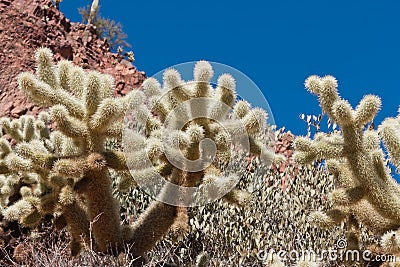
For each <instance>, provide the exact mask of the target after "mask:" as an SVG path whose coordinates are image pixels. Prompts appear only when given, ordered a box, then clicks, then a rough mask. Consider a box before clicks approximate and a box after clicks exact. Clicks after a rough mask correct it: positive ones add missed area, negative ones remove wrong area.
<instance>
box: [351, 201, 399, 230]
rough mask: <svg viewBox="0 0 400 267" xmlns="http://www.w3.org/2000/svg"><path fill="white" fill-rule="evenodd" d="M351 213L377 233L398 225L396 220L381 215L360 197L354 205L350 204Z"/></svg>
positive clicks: (395, 227)
mask: <svg viewBox="0 0 400 267" xmlns="http://www.w3.org/2000/svg"><path fill="white" fill-rule="evenodd" d="M351 214H353V215H354V217H355V218H356V219H357V220H358V221H359V222H361V223H362V224H363V225H364V226H366V227H368V228H369V229H371V230H372V231H373V232H374V233H376V234H378V235H382V234H384V233H385V232H387V231H389V230H393V229H398V228H399V227H400V223H399V222H398V221H396V220H393V219H391V218H386V217H383V216H382V215H381V214H380V213H379V211H377V210H376V208H375V207H374V206H373V205H372V204H371V203H370V202H369V201H368V200H367V199H361V200H360V201H358V202H357V203H356V204H355V205H352V207H351Z"/></svg>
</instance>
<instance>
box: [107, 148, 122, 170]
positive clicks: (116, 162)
mask: <svg viewBox="0 0 400 267" xmlns="http://www.w3.org/2000/svg"><path fill="white" fill-rule="evenodd" d="M102 154H103V156H104V159H105V160H106V162H107V166H108V167H109V168H112V169H115V170H128V166H127V165H126V156H125V153H123V152H120V151H106V152H103V153H102Z"/></svg>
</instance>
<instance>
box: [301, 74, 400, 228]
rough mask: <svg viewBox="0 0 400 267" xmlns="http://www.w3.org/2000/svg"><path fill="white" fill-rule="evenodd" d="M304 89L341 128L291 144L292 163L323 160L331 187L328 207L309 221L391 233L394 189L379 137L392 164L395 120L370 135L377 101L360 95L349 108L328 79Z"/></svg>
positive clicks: (396, 219) (397, 202)
mask: <svg viewBox="0 0 400 267" xmlns="http://www.w3.org/2000/svg"><path fill="white" fill-rule="evenodd" d="M305 86H306V88H307V89H308V90H309V91H310V92H311V93H314V94H316V95H318V97H319V102H320V105H321V108H322V111H323V112H324V113H326V114H328V116H329V118H330V119H331V120H333V121H334V122H336V123H337V124H338V125H339V126H340V128H341V130H340V131H335V132H333V133H331V134H326V133H317V134H316V135H315V137H314V140H311V139H309V138H307V137H298V138H297V139H296V140H295V147H296V149H297V152H296V153H295V155H294V157H295V160H296V161H297V162H298V163H301V164H307V163H310V162H312V161H314V160H316V159H323V160H326V165H327V167H328V170H329V171H330V172H331V173H332V174H333V175H334V177H335V182H336V184H337V189H336V190H335V191H334V192H333V193H332V202H333V204H334V206H333V208H332V209H331V210H329V211H327V212H321V211H317V212H315V213H313V214H311V218H312V220H313V221H314V222H316V223H318V224H319V225H320V226H323V227H332V226H334V225H336V224H338V223H340V222H342V221H344V220H345V219H348V220H350V221H354V220H355V221H356V222H357V223H351V224H352V227H353V228H354V227H355V228H357V227H358V224H359V223H362V224H363V225H365V226H366V227H368V228H369V229H370V230H372V231H374V232H375V233H377V234H383V233H384V232H386V231H388V230H397V229H398V227H399V226H400V197H399V196H400V194H399V193H400V187H399V185H398V184H397V182H396V181H395V180H394V179H393V178H392V177H391V175H390V170H389V169H388V168H387V166H386V162H385V157H384V153H383V151H382V149H381V148H380V137H381V138H382V140H383V141H384V143H385V145H386V148H387V149H388V150H389V154H390V155H391V156H392V160H393V162H394V163H398V162H399V161H398V160H399V158H398V156H399V154H398V151H399V145H398V144H399V141H400V136H399V134H398V129H399V128H398V119H388V120H386V121H385V122H384V123H382V125H381V126H380V127H379V130H378V131H375V130H373V129H371V127H368V128H367V127H366V126H367V124H369V123H371V122H372V120H373V119H374V117H375V115H376V113H377V112H378V111H379V110H380V107H381V101H380V99H379V98H378V97H377V96H373V95H366V96H364V98H363V99H362V100H361V101H360V103H359V104H358V106H357V107H356V108H355V109H353V108H352V107H351V106H350V104H349V103H348V102H347V101H346V100H343V99H342V98H340V97H339V95H338V92H337V81H336V79H335V78H333V77H331V76H325V77H323V78H320V77H317V76H311V77H309V78H308V79H307V80H306V82H305ZM396 129H397V130H396ZM350 232H352V231H350Z"/></svg>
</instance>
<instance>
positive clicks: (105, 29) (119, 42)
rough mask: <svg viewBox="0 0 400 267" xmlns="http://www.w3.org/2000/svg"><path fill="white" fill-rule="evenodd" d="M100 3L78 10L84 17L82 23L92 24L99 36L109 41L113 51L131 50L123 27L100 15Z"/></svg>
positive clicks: (96, 2)
mask: <svg viewBox="0 0 400 267" xmlns="http://www.w3.org/2000/svg"><path fill="white" fill-rule="evenodd" d="M98 2H99V1H96V0H95V1H93V3H92V5H91V6H86V7H81V8H79V9H78V12H79V14H80V15H81V16H82V22H83V23H88V24H92V25H94V26H95V27H96V32H97V35H98V36H100V37H101V38H105V39H107V41H108V43H109V44H110V48H111V50H113V51H114V50H116V49H118V47H119V46H120V47H122V48H129V47H131V45H130V44H129V43H128V42H127V41H126V38H127V37H128V36H127V35H126V33H125V32H124V31H123V30H122V25H121V23H119V22H116V21H114V20H112V19H109V18H105V17H103V16H102V15H101V13H100V6H99V3H98Z"/></svg>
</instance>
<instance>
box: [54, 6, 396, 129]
mask: <svg viewBox="0 0 400 267" xmlns="http://www.w3.org/2000/svg"><path fill="white" fill-rule="evenodd" d="M76 2H78V1H71V0H64V1H63V2H62V3H61V10H62V11H63V12H64V13H66V15H67V17H69V18H70V19H71V20H72V21H80V16H79V14H78V12H77V8H78V7H80V6H85V5H89V4H90V3H91V0H85V1H83V0H81V1H79V3H76ZM100 5H101V10H100V12H101V13H102V15H103V16H105V17H109V18H111V19H114V20H116V21H119V22H121V23H122V25H123V27H124V31H125V32H126V33H127V34H128V36H129V38H128V42H129V43H131V44H132V50H133V51H134V53H135V58H136V61H135V65H136V66H137V67H138V69H140V70H143V71H145V72H146V73H147V75H148V76H151V75H153V74H155V73H157V72H158V71H160V70H162V69H164V68H166V67H169V66H171V65H175V64H179V63H183V62H188V61H197V60H201V59H205V60H209V61H214V62H219V63H223V64H226V65H229V66H231V67H234V68H236V69H238V70H240V71H241V72H243V73H244V74H246V75H247V76H249V77H250V78H251V79H252V80H253V82H254V83H255V84H257V85H258V87H259V88H260V89H261V90H262V92H263V93H264V95H265V97H266V98H267V100H268V102H269V105H270V107H271V109H272V112H273V115H274V118H275V122H276V124H277V126H278V127H282V126H285V127H286V129H289V130H291V131H292V132H293V133H295V134H305V133H306V124H305V123H304V122H302V121H301V120H300V119H299V114H301V113H305V114H315V115H317V114H319V113H320V109H319V106H318V102H317V99H316V97H315V96H312V95H310V94H309V93H308V92H307V91H306V90H305V89H304V80H305V79H306V78H307V77H308V76H309V75H312V74H317V75H326V74H330V75H333V76H335V77H336V78H337V79H338V81H339V91H340V94H341V95H342V96H343V97H344V98H346V99H348V100H349V101H350V103H351V104H352V105H353V106H354V105H356V104H357V103H358V101H359V100H360V99H361V97H362V96H363V95H364V94H368V93H373V94H377V95H379V96H380V97H381V98H382V102H383V108H382V110H381V111H380V113H379V116H378V118H377V120H376V123H379V122H380V121H381V120H382V119H383V118H385V117H388V116H396V114H397V109H398V106H399V104H400V101H399V97H398V95H399V93H398V92H399V90H400V50H399V48H400V16H399V15H398V14H399V13H400V2H399V1H398V0H391V1H390V0H384V1H370V0H363V1H361V0H350V1H349V0H335V1H333V0H329V1H328V0H304V1H299V0H275V1H269V0H264V1H261V0H260V1H232V0H231V1H226V0H213V1H212V0H202V1H187V0H171V1H161V0H144V1H135V0H130V1H104V0H103V1H102V0H100Z"/></svg>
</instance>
